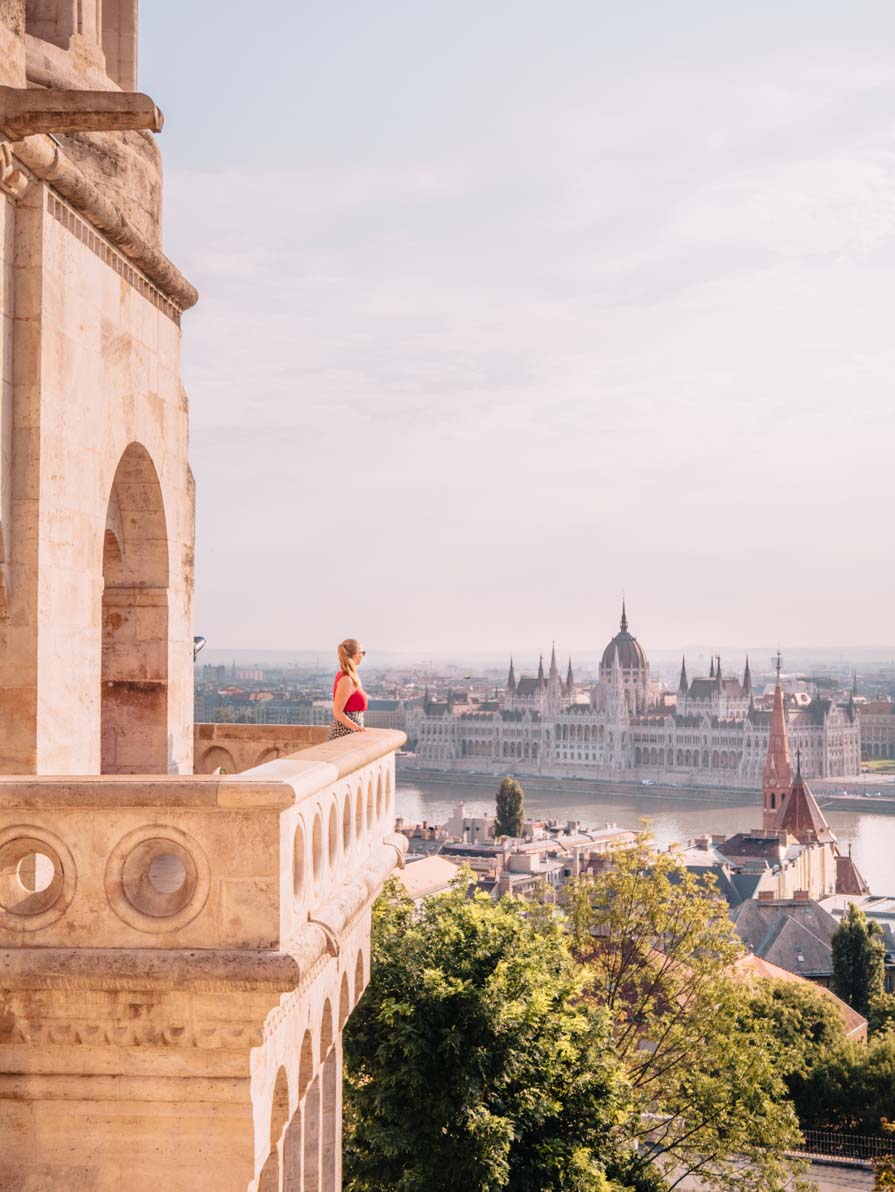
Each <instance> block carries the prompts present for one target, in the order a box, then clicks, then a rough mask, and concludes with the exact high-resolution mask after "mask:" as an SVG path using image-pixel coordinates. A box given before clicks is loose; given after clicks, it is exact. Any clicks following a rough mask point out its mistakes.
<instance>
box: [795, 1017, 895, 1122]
mask: <svg viewBox="0 0 895 1192" xmlns="http://www.w3.org/2000/svg"><path fill="white" fill-rule="evenodd" d="M799 1112H800V1114H801V1117H802V1125H803V1126H804V1127H805V1128H806V1129H813V1130H844V1131H852V1132H854V1133H857V1134H878V1133H879V1131H880V1129H881V1128H882V1123H883V1121H891V1120H893V1119H895V1031H883V1032H882V1033H881V1034H879V1035H876V1036H874V1037H872V1038H871V1039H870V1040H869V1041H868V1042H867V1043H855V1042H853V1041H851V1040H849V1041H848V1042H846V1043H843V1044H841V1045H840V1046H838V1047H834V1048H831V1049H830V1050H829V1051H828V1052H827V1053H826V1054H825V1055H824V1056H822V1057H821V1059H820V1060H819V1061H818V1063H817V1064H816V1065H815V1067H814V1069H813V1070H812V1072H811V1073H810V1078H809V1079H808V1080H807V1082H806V1087H805V1092H804V1095H803V1097H802V1100H801V1103H800V1106H799Z"/></svg>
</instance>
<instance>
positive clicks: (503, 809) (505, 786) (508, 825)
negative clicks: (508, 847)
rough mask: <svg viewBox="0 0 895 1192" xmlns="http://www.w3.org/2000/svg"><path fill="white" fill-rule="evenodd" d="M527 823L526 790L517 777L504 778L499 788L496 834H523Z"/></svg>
mask: <svg viewBox="0 0 895 1192" xmlns="http://www.w3.org/2000/svg"><path fill="white" fill-rule="evenodd" d="M524 824H525V792H524V791H523V789H522V787H521V786H520V784H519V783H518V782H517V781H516V779H515V778H504V779H503V781H502V782H501V784H500V786H499V787H498V790H497V823H496V824H495V825H494V834H495V836H521V835H522V829H523V826H524Z"/></svg>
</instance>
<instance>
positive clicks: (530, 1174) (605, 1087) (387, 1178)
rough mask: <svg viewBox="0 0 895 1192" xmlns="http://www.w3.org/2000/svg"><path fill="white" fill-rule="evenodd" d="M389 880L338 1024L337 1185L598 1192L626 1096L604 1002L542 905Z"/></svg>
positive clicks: (607, 1185) (358, 1191)
mask: <svg viewBox="0 0 895 1192" xmlns="http://www.w3.org/2000/svg"><path fill="white" fill-rule="evenodd" d="M467 886H468V875H461V877H460V878H459V880H458V882H457V884H456V886H455V888H454V889H453V890H452V892H450V893H449V894H446V895H442V896H440V897H438V898H433V899H430V900H429V901H427V902H426V903H425V904H424V905H423V907H422V908H420V909H419V910H417V909H416V908H415V907H414V905H413V903H412V902H411V901H410V900H409V899H408V898H407V897H406V895H404V893H403V891H402V889H401V887H400V886H399V885H398V884H397V883H395V882H392V883H390V884H389V885H388V886H387V888H386V891H385V893H384V894H383V896H382V897H381V898H380V899H379V901H378V903H377V904H376V907H375V910H374V919H373V946H374V956H375V965H374V969H373V974H372V979H371V982H370V985H369V987H368V989H367V991H366V993H365V994H364V997H363V999H362V1000H361V1002H360V1004H359V1006H358V1008H357V1010H356V1011H355V1013H354V1015H353V1016H352V1018H351V1019H350V1020H349V1023H348V1027H347V1029H346V1033H345V1060H346V1073H345V1094H344V1095H345V1107H346V1115H345V1127H346V1137H345V1148H344V1156H345V1174H346V1181H345V1183H346V1188H347V1189H348V1190H349V1192H384V1190H385V1189H388V1190H390V1192H454V1190H456V1189H458V1188H462V1189H464V1192H492V1190H496V1189H510V1190H511V1192H551V1190H557V1192H558V1190H559V1189H563V1190H568V1192H610V1190H612V1189H617V1188H618V1187H619V1185H617V1184H615V1183H612V1182H610V1181H609V1179H607V1177H606V1175H605V1165H606V1159H607V1157H611V1155H612V1154H613V1152H614V1150H615V1148H616V1141H615V1136H614V1131H615V1127H616V1126H617V1124H618V1122H619V1121H620V1120H621V1118H622V1116H623V1113H624V1111H625V1108H626V1105H627V1100H628V1096H629V1093H628V1089H627V1087H626V1083H625V1081H624V1077H623V1074H622V1072H621V1070H620V1065H619V1064H618V1061H617V1060H616V1059H615V1057H614V1055H613V1052H612V1043H611V1034H610V1027H609V1021H608V1017H607V1015H606V1013H605V1011H603V1010H601V1009H599V1008H598V1007H596V1006H594V1005H592V1004H591V1003H589V1002H587V1001H584V1000H583V999H582V998H581V997H580V992H581V974H580V972H579V971H578V970H577V969H576V967H575V965H574V964H573V962H572V960H571V958H570V954H569V947H568V940H567V937H566V936H565V934H564V933H563V931H562V929H561V926H560V924H559V923H558V922H557V921H556V920H555V918H554V917H552V916H551V915H550V914H549V913H548V912H547V911H542V910H540V909H539V908H532V907H530V906H526V905H524V904H521V903H519V902H517V901H515V900H513V899H503V900H501V901H500V902H494V901H492V900H491V899H490V898H489V897H488V896H487V895H482V894H478V895H475V896H473V897H471V898H470V897H468V896H467Z"/></svg>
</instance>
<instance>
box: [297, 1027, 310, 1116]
mask: <svg viewBox="0 0 895 1192" xmlns="http://www.w3.org/2000/svg"><path fill="white" fill-rule="evenodd" d="M313 1079H314V1043H313V1040H312V1039H311V1032H310V1031H308V1030H306V1031H305V1033H304V1036H303V1038H302V1041H301V1052H300V1053H299V1057H298V1098H299V1100H301V1098H302V1097H303V1096H304V1095H305V1093H306V1092H307V1091H308V1088H309V1087H310V1084H311V1081H312V1080H313Z"/></svg>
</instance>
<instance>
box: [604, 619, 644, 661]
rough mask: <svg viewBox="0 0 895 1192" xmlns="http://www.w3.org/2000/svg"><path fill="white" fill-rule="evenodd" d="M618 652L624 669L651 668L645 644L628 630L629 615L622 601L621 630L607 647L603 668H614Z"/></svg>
mask: <svg viewBox="0 0 895 1192" xmlns="http://www.w3.org/2000/svg"><path fill="white" fill-rule="evenodd" d="M615 654H618V665H619V666H620V667H621V669H622V670H642V671H648V670H649V663H648V662H647V660H646V653H645V652H644V649H643V646H641V644H640V642H639V641H638V640H637V638H636V637H634V635H633V634H632V633H629V632H628V617H627V614H626V612H625V606H624V603H622V619H621V626H620V629H619V632H618V633H617V634H616V635H615V637H614V638H613V639H612V641H611V642H610V643H609V645H608V646H607V647H606V649H605V650H604V651H603V658H602V661H601V662H600V669H601V670H607V671H609V670H612V660H613V656H614V655H615Z"/></svg>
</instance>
